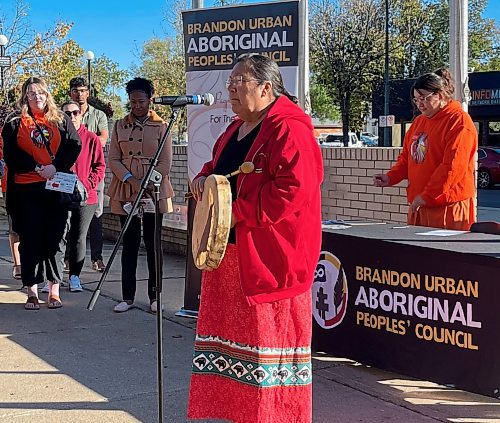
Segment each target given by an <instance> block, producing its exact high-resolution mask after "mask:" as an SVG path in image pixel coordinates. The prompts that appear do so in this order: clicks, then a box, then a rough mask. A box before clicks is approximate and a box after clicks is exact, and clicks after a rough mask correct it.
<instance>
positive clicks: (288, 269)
mask: <svg viewBox="0 0 500 423" xmlns="http://www.w3.org/2000/svg"><path fill="white" fill-rule="evenodd" d="M241 124H242V121H241V120H240V119H236V120H235V121H234V122H233V123H231V124H230V125H229V127H228V128H227V130H226V132H225V133H223V134H222V135H221V136H220V137H219V139H218V140H217V142H216V144H215V146H214V149H213V159H212V160H211V161H209V162H207V163H205V165H204V166H203V169H202V170H201V172H200V173H199V174H198V175H197V176H208V175H210V174H211V173H212V172H213V169H214V167H215V164H216V163H217V160H218V158H219V156H220V153H221V151H222V150H223V148H224V146H225V145H226V144H227V142H228V141H229V139H230V138H231V136H232V135H233V134H234V133H235V131H237V130H238V128H239V127H240V126H241ZM245 160H246V161H252V162H253V163H254V165H255V168H257V169H258V168H261V169H262V172H260V173H255V172H254V173H250V174H246V175H243V174H240V175H239V176H238V180H237V186H238V198H237V199H236V201H234V203H233V213H234V215H235V217H236V219H237V221H238V223H237V224H236V227H235V229H236V247H237V251H238V260H239V273H240V280H241V285H242V290H243V293H244V294H245V296H246V298H247V301H248V303H249V304H251V305H252V304H260V303H268V302H272V301H277V300H282V299H285V298H291V297H294V296H296V295H299V294H302V293H304V292H306V291H307V290H309V289H310V287H311V285H312V282H313V278H314V271H315V269H316V264H317V261H318V257H319V253H320V248H321V188H320V186H321V182H322V180H323V159H322V155H321V151H320V148H319V146H318V143H317V141H316V140H315V138H314V136H313V126H312V124H311V118H310V117H309V116H308V115H306V114H305V113H304V112H303V110H302V109H301V108H300V107H299V106H297V105H295V104H294V103H293V102H291V101H290V100H289V99H288V98H286V97H285V96H281V97H279V98H278V99H277V100H276V102H275V103H274V104H273V105H272V106H271V108H270V110H269V112H268V114H267V116H266V118H265V119H264V120H263V122H262V126H261V129H260V131H259V134H258V135H257V138H256V139H255V141H254V143H253V145H252V147H251V149H250V151H249V153H248V155H247V157H246V159H245Z"/></svg>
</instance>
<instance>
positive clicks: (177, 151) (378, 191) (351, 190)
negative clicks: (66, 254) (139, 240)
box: [103, 146, 408, 254]
mask: <svg viewBox="0 0 500 423" xmlns="http://www.w3.org/2000/svg"><path fill="white" fill-rule="evenodd" d="M186 150H187V149H186V146H173V156H174V157H173V163H172V171H171V174H170V181H171V183H172V186H173V187H174V191H175V198H174V200H173V202H174V214H173V215H171V216H168V218H169V219H168V222H169V223H167V224H166V225H168V226H165V221H164V227H163V230H162V241H163V246H164V248H165V251H168V252H171V253H176V254H186V251H187V248H186V244H187V231H186V229H185V216H186V203H185V202H184V193H186V192H187V151H186ZM321 151H322V153H323V163H324V166H325V177H324V181H323V185H322V190H321V191H322V197H323V200H322V203H323V207H322V215H323V220H327V219H348V220H352V219H355V220H358V219H361V220H379V221H386V222H394V223H402V222H406V213H407V211H408V205H407V201H406V190H405V188H406V181H404V182H402V183H400V184H399V185H397V186H395V187H388V188H377V187H374V186H373V182H372V177H373V175H374V174H375V173H379V172H382V171H383V172H385V171H387V170H388V169H390V167H391V166H392V165H393V163H394V162H395V161H396V159H397V157H398V155H399V153H400V151H401V149H400V148H341V147H339V148H322V149H321ZM106 156H107V152H106ZM110 181H111V172H110V171H109V169H107V170H106V186H107V185H108V184H109V182H110ZM170 222H172V224H170ZM103 228H104V229H103V230H104V235H105V237H107V238H110V239H116V237H117V235H118V233H119V230H120V223H119V220H118V218H117V217H116V216H114V215H112V214H111V213H109V209H108V208H105V211H104V216H103Z"/></svg>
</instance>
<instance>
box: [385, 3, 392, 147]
mask: <svg viewBox="0 0 500 423" xmlns="http://www.w3.org/2000/svg"><path fill="white" fill-rule="evenodd" d="M388 114H389V0H385V73H384V115H385V116H386V120H387V115H388ZM390 129H391V128H390V127H388V126H387V123H386V126H385V127H384V147H390V144H391V143H390V139H389V136H390V133H389V131H390Z"/></svg>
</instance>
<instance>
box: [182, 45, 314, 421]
mask: <svg viewBox="0 0 500 423" xmlns="http://www.w3.org/2000/svg"><path fill="white" fill-rule="evenodd" d="M227 87H228V92H229V101H230V102H231V107H232V109H233V111H234V113H235V114H236V115H237V117H236V119H235V120H234V121H233V122H232V123H231V124H230V125H229V126H228V128H227V130H226V131H225V132H224V133H223V134H222V135H221V136H220V137H219V139H218V140H217V142H216V144H215V147H214V150H213V158H212V160H211V161H209V162H207V163H205V165H204V167H203V169H202V170H201V172H200V173H199V174H198V175H197V176H196V178H194V180H193V182H192V186H191V189H192V192H193V195H194V197H195V198H196V199H197V200H199V199H200V198H201V195H202V191H203V186H204V181H205V179H206V177H207V176H208V175H210V174H220V175H225V174H228V173H230V172H232V171H234V170H235V169H238V167H239V166H240V165H241V164H242V163H243V162H245V161H251V162H253V164H254V165H255V168H256V169H257V168H258V169H261V171H260V172H254V173H250V174H245V175H243V174H240V175H238V176H237V177H233V178H229V179H230V183H231V191H232V196H233V203H232V227H233V229H232V230H231V234H230V236H229V243H228V246H227V249H226V254H225V257H224V259H223V260H222V262H221V264H220V266H219V268H218V269H216V270H214V271H211V272H206V271H205V272H203V276H202V290H201V304H200V312H199V316H198V325H197V331H196V341H195V352H194V357H193V366H192V371H193V373H192V377H191V386H190V393H189V407H188V417H189V418H192V419H224V420H230V421H233V422H237V423H264V422H265V423H291V422H294V423H310V422H311V414H312V412H311V410H312V408H311V397H312V385H311V375H312V368H311V348H310V345H311V293H310V288H311V284H312V281H313V274H314V270H315V268H316V264H317V261H318V257H319V252H320V244H321V198H320V197H321V195H320V194H321V192H320V184H321V182H322V178H323V160H322V157H321V152H320V149H319V147H318V143H317V142H316V140H315V138H314V136H313V126H312V124H311V119H310V117H309V116H307V115H306V114H305V113H304V112H303V111H302V109H301V108H300V107H299V106H297V105H296V104H295V101H294V100H296V99H295V98H294V97H292V96H291V95H290V94H288V92H287V91H286V90H285V88H284V86H283V81H282V77H281V74H280V71H279V68H278V66H277V65H276V63H275V62H273V61H272V60H270V59H269V58H267V57H265V56H262V55H258V54H247V55H243V56H240V57H239V58H238V60H237V63H236V65H235V66H234V68H233V70H232V73H231V76H230V77H229V79H228V81H227Z"/></svg>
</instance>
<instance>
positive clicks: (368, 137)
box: [359, 132, 378, 147]
mask: <svg viewBox="0 0 500 423" xmlns="http://www.w3.org/2000/svg"><path fill="white" fill-rule="evenodd" d="M359 138H360V139H361V142H362V143H363V145H364V146H366V147H378V136H377V135H374V134H371V133H370V132H361V134H359Z"/></svg>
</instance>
